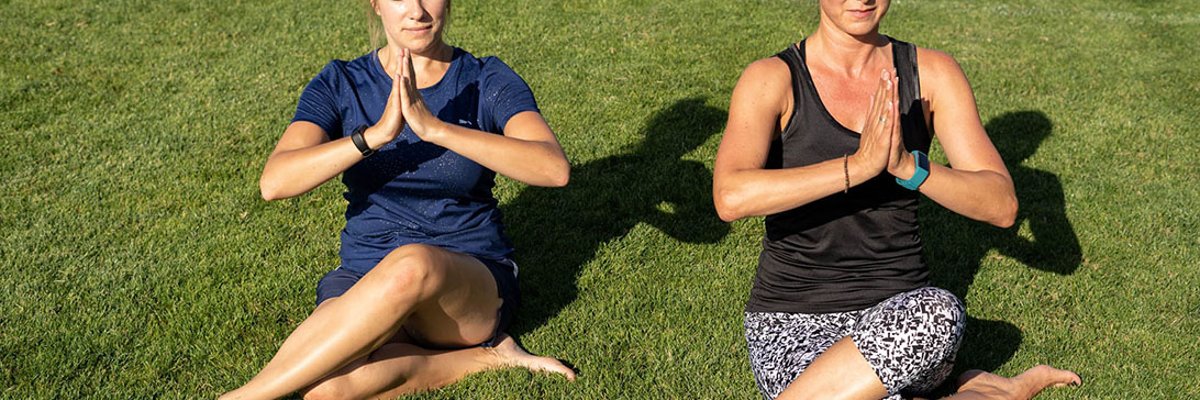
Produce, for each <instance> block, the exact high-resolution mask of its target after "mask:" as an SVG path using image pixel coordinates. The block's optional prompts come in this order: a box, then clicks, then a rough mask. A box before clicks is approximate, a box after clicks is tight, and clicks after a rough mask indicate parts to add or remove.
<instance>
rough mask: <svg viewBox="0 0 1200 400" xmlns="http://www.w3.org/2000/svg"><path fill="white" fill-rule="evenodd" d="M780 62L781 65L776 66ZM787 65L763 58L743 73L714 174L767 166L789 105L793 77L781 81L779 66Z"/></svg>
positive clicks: (730, 108)
mask: <svg viewBox="0 0 1200 400" xmlns="http://www.w3.org/2000/svg"><path fill="white" fill-rule="evenodd" d="M774 62H777V63H778V64H779V65H772V63H774ZM780 67H782V68H783V72H784V73H788V72H787V66H786V65H783V62H782V61H779V60H778V59H766V60H760V61H757V62H755V63H754V64H751V65H750V66H749V67H747V68H746V71H745V72H743V73H742V77H741V78H740V79H739V80H738V83H737V86H735V87H734V89H733V97H732V98H731V100H730V103H729V119H728V121H727V122H726V125H725V134H724V135H723V136H722V137H721V146H720V148H719V149H718V150H717V159H716V162H715V164H714V167H713V174H714V175H722V174H725V173H731V172H737V171H740V170H746V169H758V168H762V167H763V166H764V165H766V161H767V154H768V152H769V150H770V146H771V140H772V139H774V137H775V136H776V135H777V134H778V133H779V131H780V129H781V127H780V125H781V120H780V119H781V116H783V115H785V109H786V108H788V107H789V104H788V103H789V99H790V96H789V94H790V87H789V86H787V85H786V84H787V83H788V82H790V77H786V76H785V77H784V78H783V79H782V81H781V79H780V76H779V73H780V71H779V68H780Z"/></svg>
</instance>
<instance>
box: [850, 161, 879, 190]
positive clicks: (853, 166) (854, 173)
mask: <svg viewBox="0 0 1200 400" xmlns="http://www.w3.org/2000/svg"><path fill="white" fill-rule="evenodd" d="M845 163H846V168H847V170H846V171H845V174H846V177H847V178H849V180H850V186H858V184H860V183H863V182H866V181H867V180H870V179H871V178H873V177H874V176H875V175H878V174H879V172H878V171H876V172H872V171H871V168H870V167H871V166H870V165H864V164H863V163H864V161H863V159H862V158H861V157H859V156H858V154H851V155H849V156H847V158H846V160H845Z"/></svg>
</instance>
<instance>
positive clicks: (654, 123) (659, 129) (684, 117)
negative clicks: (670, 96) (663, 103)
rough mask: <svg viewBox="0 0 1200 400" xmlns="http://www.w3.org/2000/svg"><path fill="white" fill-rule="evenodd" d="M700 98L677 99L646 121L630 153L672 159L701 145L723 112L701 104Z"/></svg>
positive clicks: (718, 126)
mask: <svg viewBox="0 0 1200 400" xmlns="http://www.w3.org/2000/svg"><path fill="white" fill-rule="evenodd" d="M704 101H705V99H704V98H703V97H691V98H687V99H683V100H679V101H677V102H676V103H675V104H673V105H671V106H670V107H667V108H664V109H661V110H658V112H655V113H654V115H652V116H651V117H650V120H649V121H647V122H646V129H645V132H646V138H645V139H644V140H643V141H642V142H640V143H638V144H637V145H635V146H636V149H635V150H634V151H633V153H635V154H638V155H642V156H649V157H652V158H655V159H659V160H662V159H668V160H674V159H678V158H680V157H683V156H684V155H685V154H687V153H688V152H690V151H692V150H695V149H696V148H697V147H700V145H702V144H704V142H705V141H707V140H708V138H709V137H711V136H712V135H713V134H715V133H717V132H718V131H719V130H720V129H721V127H722V126H724V122H725V112H723V111H721V110H720V109H717V108H715V107H712V106H708V105H705V104H704Z"/></svg>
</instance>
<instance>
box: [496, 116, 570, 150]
mask: <svg viewBox="0 0 1200 400" xmlns="http://www.w3.org/2000/svg"><path fill="white" fill-rule="evenodd" d="M504 136H506V137H510V138H514V139H520V140H525V141H530V142H542V143H553V144H554V145H555V146H557V145H558V138H557V137H555V136H554V131H552V130H550V125H549V124H547V123H546V119H545V118H542V114H541V113H539V112H537V111H522V112H519V113H517V114H516V115H513V116H512V117H511V118H509V119H508V122H505V123H504Z"/></svg>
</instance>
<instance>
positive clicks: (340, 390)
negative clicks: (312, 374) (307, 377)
mask: <svg viewBox="0 0 1200 400" xmlns="http://www.w3.org/2000/svg"><path fill="white" fill-rule="evenodd" d="M352 389H353V388H351V387H349V385H346V384H344V383H342V382H341V380H339V379H330V380H326V381H324V382H321V383H319V384H317V385H316V386H313V387H310V388H308V389H307V390H304V391H303V393H302V396H303V397H304V400H343V399H352V398H355V397H354V393H353V390H352Z"/></svg>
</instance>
